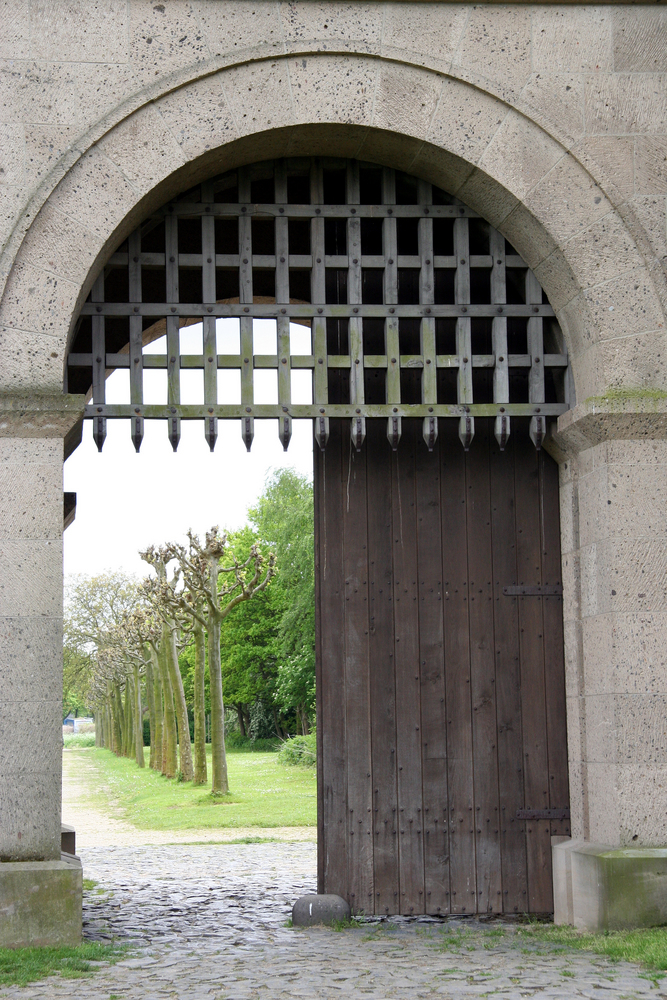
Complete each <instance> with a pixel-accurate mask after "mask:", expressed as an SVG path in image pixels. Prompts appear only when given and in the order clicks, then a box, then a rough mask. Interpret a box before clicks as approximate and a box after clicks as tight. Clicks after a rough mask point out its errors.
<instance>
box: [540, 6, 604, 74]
mask: <svg viewBox="0 0 667 1000" xmlns="http://www.w3.org/2000/svg"><path fill="white" fill-rule="evenodd" d="M532 26H533V46H532V55H533V69H534V70H535V71H536V72H538V73H549V72H551V71H552V70H553V68H554V66H557V67H558V69H559V70H560V71H561V72H573V73H581V72H583V71H586V70H590V71H596V72H609V71H610V70H611V68H612V18H611V13H610V8H608V7H577V9H576V13H575V11H573V10H572V8H570V7H566V6H563V7H560V6H559V7H549V6H539V7H535V8H533V11H532Z"/></svg>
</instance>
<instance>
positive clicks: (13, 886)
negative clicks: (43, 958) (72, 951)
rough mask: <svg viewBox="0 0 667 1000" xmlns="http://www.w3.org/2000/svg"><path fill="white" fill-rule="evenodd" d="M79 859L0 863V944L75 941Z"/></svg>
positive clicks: (79, 900) (78, 941)
mask: <svg viewBox="0 0 667 1000" xmlns="http://www.w3.org/2000/svg"><path fill="white" fill-rule="evenodd" d="M82 893H83V871H82V868H81V861H80V860H79V858H77V857H75V856H73V855H63V857H62V860H60V861H8V862H3V863H1V864H0V948H37V947H40V948H41V947H46V946H56V947H57V946H64V945H77V944H81V905H82Z"/></svg>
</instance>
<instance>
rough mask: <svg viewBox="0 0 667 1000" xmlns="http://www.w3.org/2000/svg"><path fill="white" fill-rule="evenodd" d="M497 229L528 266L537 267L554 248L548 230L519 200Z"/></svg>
mask: <svg viewBox="0 0 667 1000" xmlns="http://www.w3.org/2000/svg"><path fill="white" fill-rule="evenodd" d="M499 229H500V231H501V233H502V234H503V236H504V237H505V239H507V240H509V242H510V243H511V244H512V246H513V247H514V249H515V250H516V252H517V253H518V254H520V255H521V256H522V257H523V259H524V260H525V262H526V264H528V266H529V267H532V268H535V267H538V266H539V264H540V263H541V262H542V261H543V260H544V259H545V258H546V257H549V256H551V254H552V253H553V252H554V250H555V249H556V243H555V241H554V240H553V239H552V237H551V235H550V233H549V232H548V230H547V229H545V227H544V225H543V224H542V222H541V221H540V220H539V218H538V217H537V216H536V215H535V214H533V212H531V211H530V210H529V209H527V208H526V206H525V205H524V204H523V202H521V201H518V202H517V204H516V206H515V207H514V208H513V209H512V211H511V212H510V214H509V215H508V216H507V218H506V219H504V220H503V222H502V225H501V226H499Z"/></svg>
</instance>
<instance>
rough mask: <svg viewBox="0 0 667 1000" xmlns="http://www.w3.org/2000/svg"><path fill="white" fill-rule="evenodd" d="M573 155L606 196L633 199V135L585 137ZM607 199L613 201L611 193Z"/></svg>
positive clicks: (577, 144) (574, 147) (620, 199)
mask: <svg viewBox="0 0 667 1000" xmlns="http://www.w3.org/2000/svg"><path fill="white" fill-rule="evenodd" d="M582 109H583V95H582ZM572 152H573V153H574V154H575V156H577V157H578V158H579V159H580V160H581V162H582V163H583V164H584V166H585V167H586V168H587V169H588V170H589V171H590V172H591V173H592V174H593V176H596V177H598V178H599V179H600V181H601V182H602V183H603V186H604V188H605V190H606V191H607V193H608V194H610V192H616V193H617V194H618V198H619V201H623V200H625V199H626V198H631V197H632V194H633V192H634V189H635V178H634V139H633V138H632V136H619V135H587V136H584V137H583V138H582V139H580V140H579V141H578V142H577V143H576V144H575V145H574V146H573V147H572ZM610 197H612V200H614V199H613V196H612V195H611V194H610Z"/></svg>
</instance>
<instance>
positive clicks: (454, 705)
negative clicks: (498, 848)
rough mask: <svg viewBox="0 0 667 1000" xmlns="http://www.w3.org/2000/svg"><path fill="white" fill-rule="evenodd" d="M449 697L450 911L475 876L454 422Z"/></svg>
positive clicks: (447, 456) (448, 547)
mask: <svg viewBox="0 0 667 1000" xmlns="http://www.w3.org/2000/svg"><path fill="white" fill-rule="evenodd" d="M440 458H441V465H440V469H441V473H440V474H441V477H442V484H443V486H442V488H441V493H440V495H441V513H442V561H443V577H444V579H443V587H444V605H445V691H446V693H445V698H446V705H447V788H448V797H449V801H448V806H449V817H448V819H449V866H450V882H451V896H450V899H451V912H452V913H470V912H471V901H472V900H473V898H474V897H473V895H472V893H473V891H476V881H475V833H474V825H473V824H474V817H473V806H474V800H473V767H472V705H471V701H470V630H469V623H468V554H467V543H466V499H467V492H468V491H467V485H466V456H465V453H464V452H463V451H462V450H461V446H460V443H459V441H458V435H457V428H456V427H455V426H454V423H453V421H450V420H443V422H442V424H441V426H440Z"/></svg>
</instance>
